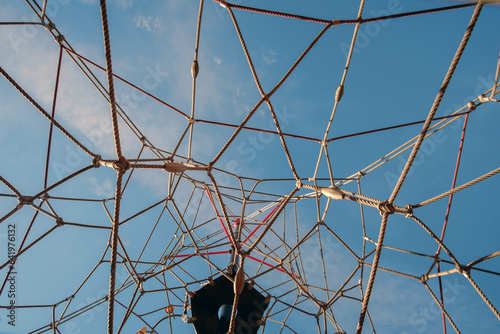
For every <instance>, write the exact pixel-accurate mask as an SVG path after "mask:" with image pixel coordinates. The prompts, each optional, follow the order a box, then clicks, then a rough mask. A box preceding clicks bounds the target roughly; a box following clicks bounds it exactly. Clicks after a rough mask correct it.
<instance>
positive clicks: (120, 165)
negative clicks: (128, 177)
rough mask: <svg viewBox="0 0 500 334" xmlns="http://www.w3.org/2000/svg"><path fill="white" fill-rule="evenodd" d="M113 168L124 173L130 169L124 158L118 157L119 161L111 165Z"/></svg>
mask: <svg viewBox="0 0 500 334" xmlns="http://www.w3.org/2000/svg"><path fill="white" fill-rule="evenodd" d="M113 168H114V169H116V170H121V171H122V172H125V171H127V170H128V169H129V168H130V162H128V161H127V159H125V158H124V157H120V160H118V161H115V163H114V164H113Z"/></svg>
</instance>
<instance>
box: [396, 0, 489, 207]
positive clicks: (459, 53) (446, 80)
mask: <svg viewBox="0 0 500 334" xmlns="http://www.w3.org/2000/svg"><path fill="white" fill-rule="evenodd" d="M482 8H483V4H482V3H479V4H478V5H477V6H476V9H475V10H474V13H473V14H472V18H471V20H470V22H469V26H468V27H467V30H466V31H465V34H464V37H463V38H462V41H461V42H460V45H459V47H458V50H457V52H456V53H455V57H454V58H453V61H452V62H451V65H450V68H449V69H448V72H447V73H446V76H445V78H444V80H443V83H442V84H441V88H440V89H439V92H438V94H437V96H436V99H435V100H434V103H433V105H432V108H431V110H430V111H429V115H428V116H427V119H426V121H425V123H424V126H423V127H422V130H421V131H420V135H419V137H418V139H417V141H416V143H415V146H414V147H413V150H412V151H411V153H410V156H409V157H408V160H407V162H406V165H405V167H404V169H403V171H402V172H401V175H400V177H399V180H398V182H397V183H396V186H395V187H394V190H393V192H392V194H391V197H390V198H389V203H393V202H394V200H395V199H396V197H397V195H398V193H399V191H400V190H401V187H402V186H403V182H404V181H405V179H406V176H407V175H408V173H409V171H410V168H411V166H412V164H413V162H414V161H415V158H416V156H417V153H418V151H419V150H420V146H421V145H422V142H423V141H424V138H425V135H426V133H427V131H428V130H429V127H430V125H431V123H432V121H433V119H434V115H435V114H436V111H437V109H438V107H439V104H440V103H441V100H442V98H443V96H444V93H445V92H446V89H447V88H448V84H449V83H450V81H451V78H452V76H453V73H454V72H455V69H456V68H457V66H458V62H459V61H460V58H461V57H462V54H463V52H464V50H465V47H466V46H467V42H468V41H469V38H470V36H471V34H472V31H473V30H474V26H475V25H476V22H477V19H478V18H479V14H480V13H481V9H482Z"/></svg>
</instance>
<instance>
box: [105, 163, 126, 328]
mask: <svg viewBox="0 0 500 334" xmlns="http://www.w3.org/2000/svg"><path fill="white" fill-rule="evenodd" d="M123 173H124V170H122V169H120V170H118V171H117V177H116V190H115V209H114V213H113V225H112V229H111V262H110V263H111V272H110V275H109V295H108V296H109V300H108V334H113V320H114V301H115V283H116V256H117V253H118V228H119V226H120V202H121V197H122V193H121V192H122V178H123Z"/></svg>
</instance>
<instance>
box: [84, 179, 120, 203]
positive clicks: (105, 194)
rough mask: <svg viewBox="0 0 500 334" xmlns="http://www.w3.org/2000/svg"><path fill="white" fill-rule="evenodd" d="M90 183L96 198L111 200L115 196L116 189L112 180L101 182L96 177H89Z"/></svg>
mask: <svg viewBox="0 0 500 334" xmlns="http://www.w3.org/2000/svg"><path fill="white" fill-rule="evenodd" d="M88 182H89V186H90V188H91V190H92V191H93V192H94V194H95V195H96V196H98V197H100V198H110V197H113V196H114V192H115V189H114V185H113V184H112V183H111V180H110V179H104V180H103V181H99V180H97V179H96V178H95V177H89V178H88Z"/></svg>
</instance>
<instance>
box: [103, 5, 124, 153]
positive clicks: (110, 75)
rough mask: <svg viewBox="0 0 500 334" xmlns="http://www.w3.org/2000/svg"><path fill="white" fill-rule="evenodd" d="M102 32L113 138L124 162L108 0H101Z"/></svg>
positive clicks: (117, 151)
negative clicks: (112, 59)
mask: <svg viewBox="0 0 500 334" xmlns="http://www.w3.org/2000/svg"><path fill="white" fill-rule="evenodd" d="M101 20H102V32H103V35H104V52H105V54H106V74H107V79H108V92H109V104H110V107H111V123H112V125H113V138H114V140H115V150H116V156H117V158H118V160H122V158H123V156H122V151H121V145H120V134H119V130H118V116H117V113H116V100H115V87H114V84H113V66H112V62H111V42H110V40H109V27H108V14H107V12H106V0H101Z"/></svg>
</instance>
